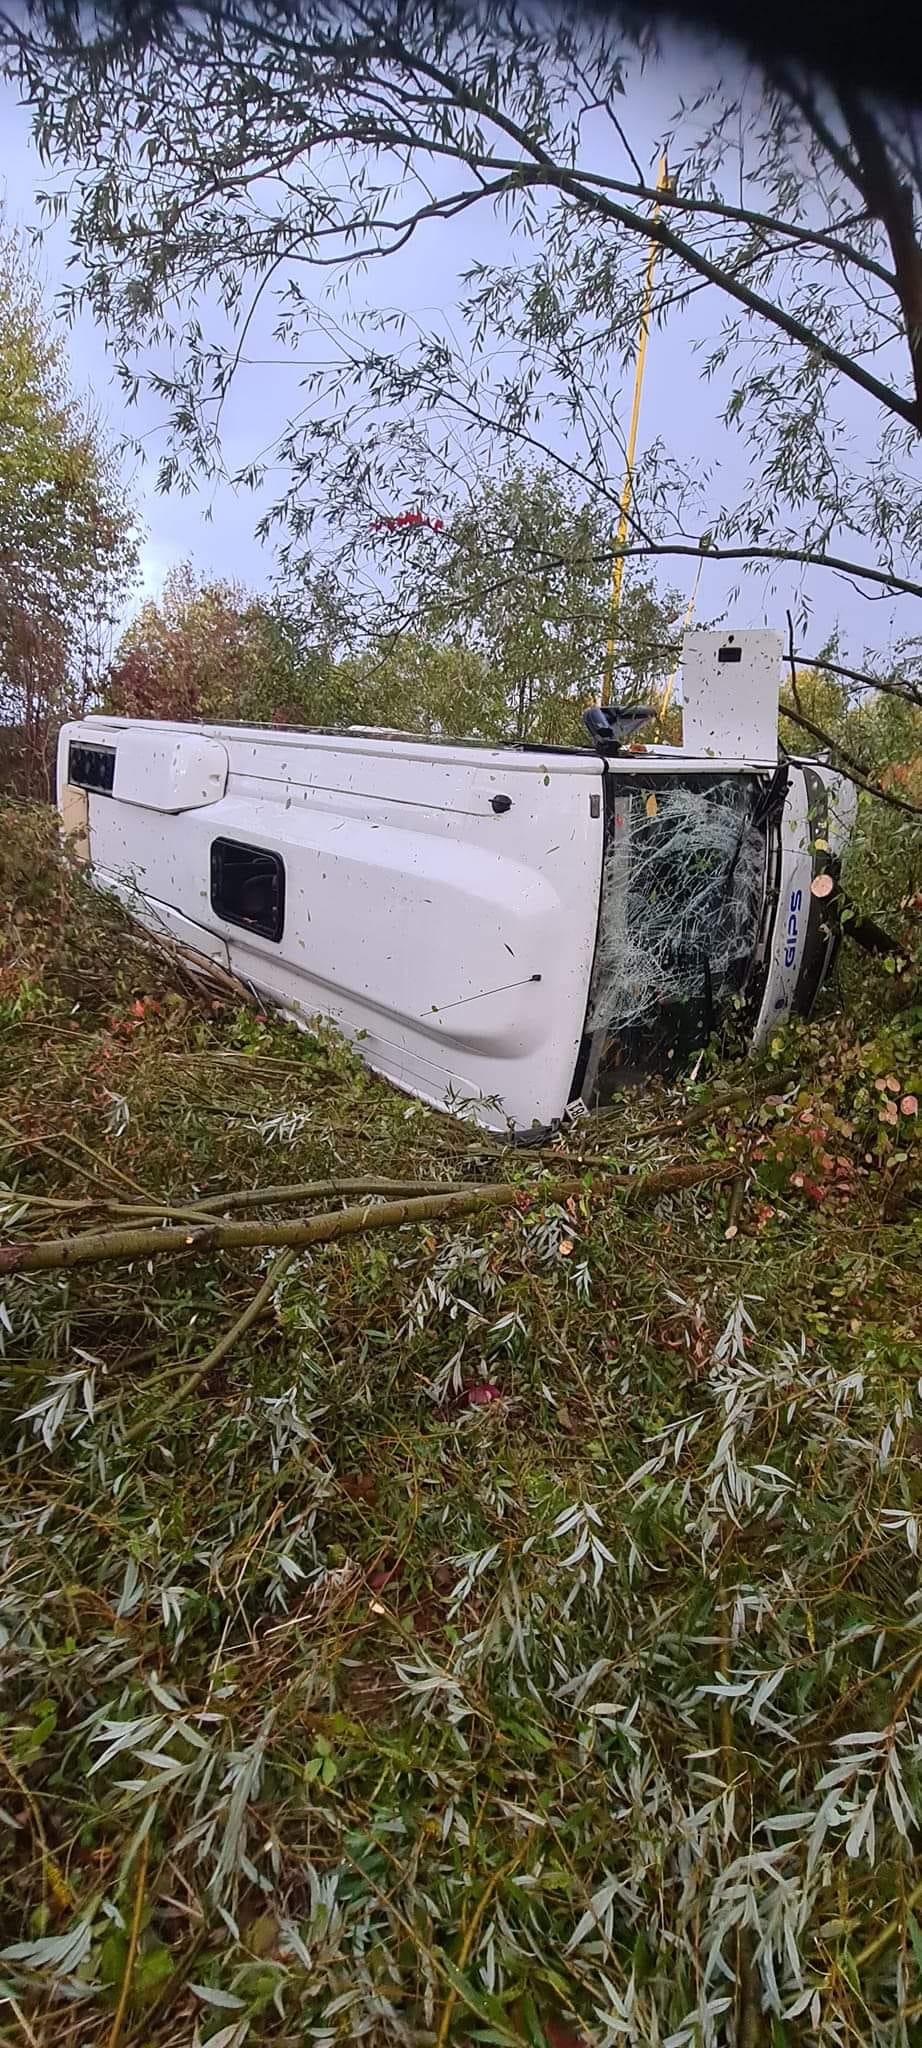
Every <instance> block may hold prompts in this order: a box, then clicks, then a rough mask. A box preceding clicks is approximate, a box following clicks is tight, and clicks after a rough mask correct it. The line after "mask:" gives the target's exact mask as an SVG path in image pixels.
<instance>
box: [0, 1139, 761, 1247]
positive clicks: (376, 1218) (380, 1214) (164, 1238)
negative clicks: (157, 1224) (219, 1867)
mask: <svg viewBox="0 0 922 2048" xmlns="http://www.w3.org/2000/svg"><path fill="white" fill-rule="evenodd" d="M736 1170H737V1169H736V1164H735V1162H734V1161H732V1160H718V1161H716V1162H713V1163H710V1164H708V1165H707V1166H699V1165H698V1164H697V1163H695V1164H690V1165H683V1166H670V1167H663V1169H662V1170H661V1171H659V1172H656V1173H647V1174H606V1175H605V1176H604V1177H603V1178H602V1179H600V1181H599V1183H598V1187H599V1191H600V1192H604V1193H606V1194H609V1193H610V1194H622V1195H626V1196H628V1197H633V1198H635V1199H637V1200H645V1199H648V1198H649V1197H650V1196H651V1195H659V1194H664V1193H667V1192H669V1191H670V1190H672V1191H678V1190H679V1189H682V1188H689V1187H698V1186H701V1185H703V1184H704V1183H705V1182H708V1181H712V1180H722V1179H724V1178H726V1177H727V1176H728V1175H729V1176H730V1177H731V1178H732V1175H733V1174H734V1173H735V1172H736ZM584 1192H585V1189H584V1183H583V1181H582V1180H562V1181H535V1182H533V1183H531V1184H530V1185H529V1184H527V1183H523V1182H521V1181H501V1182H495V1183H488V1184H487V1185H485V1186H483V1187H477V1188H456V1189H453V1190H449V1191H448V1192H447V1193H446V1194H443V1195H422V1196H418V1197H416V1198H412V1197H411V1198H408V1199H407V1200H405V1201H399V1202H378V1203H373V1202H366V1203H363V1204H362V1206H361V1207H360V1208H355V1209H337V1210H334V1211H332V1212H331V1213H328V1214H325V1215H322V1216H309V1217H300V1218H298V1219H297V1220H296V1221H294V1222H291V1223H278V1222H272V1221H266V1222H262V1223H209V1224H205V1225H202V1226H196V1225H194V1224H193V1225H190V1226H189V1227H188V1228H187V1229H185V1230H183V1229H179V1228H177V1227H175V1226H174V1225H172V1224H170V1225H165V1226H164V1227H163V1228H162V1229H153V1230H150V1229H127V1230H111V1231H86V1232H84V1233H82V1234H81V1235H80V1236H77V1237H59V1238H49V1239H48V1240H47V1241H46V1242H44V1243H39V1244H11V1245H2V1246H0V1273H40V1272H46V1273H47V1272H55V1271H59V1270H61V1269H64V1268H66V1269H70V1268H72V1267H74V1266H99V1265H105V1264H110V1263H111V1262H112V1261H113V1260H118V1261H122V1262H124V1261H131V1260H133V1259H150V1258H162V1257H164V1256H169V1257H173V1258H177V1257H183V1256H184V1255H185V1254H186V1253H188V1252H212V1251H248V1250H253V1249H256V1248H258V1247H260V1246H263V1245H277V1246H282V1247H286V1248H290V1249H291V1250H296V1251H306V1250H308V1249H309V1248H310V1246H312V1245H316V1244H336V1243H338V1242H339V1241H340V1239H342V1238H345V1237H356V1236H364V1235H365V1234H367V1233H368V1232H373V1231H377V1230H398V1229H400V1228H401V1226H402V1225H403V1224H405V1223H430V1222H433V1223H434V1222H453V1221H454V1220H455V1219H460V1218H462V1217H465V1216H475V1215H476V1214H477V1213H478V1211H479V1210H481V1209H512V1208H515V1207H517V1206H518V1205H520V1204H522V1203H525V1204H526V1205H529V1204H531V1203H532V1202H536V1201H537V1202H545V1203H546V1202H561V1201H565V1200H566V1199H567V1198H568V1197H569V1196H571V1195H579V1194H582V1193H584Z"/></svg>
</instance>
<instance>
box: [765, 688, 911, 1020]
mask: <svg viewBox="0 0 922 2048" xmlns="http://www.w3.org/2000/svg"><path fill="white" fill-rule="evenodd" d="M881 682H882V684H883V685H884V688H882V689H881V690H879V691H868V690H866V689H865V690H856V689H855V688H854V687H852V688H849V687H848V685H847V684H846V683H845V682H844V681H841V680H839V679H837V678H836V677H835V676H834V675H831V674H826V673H823V672H821V671H819V670H810V671H806V672H804V673H801V674H798V677H797V703H798V706H799V709H800V711H801V712H802V714H803V715H804V716H805V717H806V718H807V719H808V720H809V721H810V722H811V723H812V724H813V725H814V726H816V727H817V728H819V730H820V731H821V732H822V733H823V734H825V735H826V736H827V738H828V739H829V740H830V741H831V742H832V753H833V759H834V760H837V759H838V760H843V759H844V761H845V762H846V764H850V765H851V766H852V767H853V768H855V769H857V771H858V772H859V773H860V774H863V776H864V778H865V779H866V780H869V781H870V782H871V783H872V784H874V785H875V786H876V787H878V788H880V789H882V790H884V791H886V792H887V794H888V795H890V796H892V797H895V798H898V799H901V800H902V802H903V803H904V804H907V805H909V806H912V805H915V806H916V807H917V811H916V814H913V812H912V810H911V809H906V810H903V809H898V808H897V807H896V806H895V805H891V804H886V803H881V802H880V801H879V800H878V799H876V798H875V797H874V796H872V795H869V794H868V793H866V792H865V793H862V794H861V795H860V796H859V802H858V815H857V819H856V823H855V829H854V832H853V834H852V837H851V839H850V842H849V846H848V850H847V854H846V858H845V862H844V868H843V881H844V885H845V888H846V890H847V893H848V896H849V898H850V900H851V902H852V904H853V905H854V908H855V911H856V912H857V913H858V914H859V915H860V916H862V917H867V918H873V919H874V920H875V921H876V922H878V923H879V924H880V925H881V927H882V928H883V929H884V930H885V931H887V932H892V933H893V935H894V938H895V941H896V945H897V948H898V949H899V955H900V959H901V960H905V961H907V962H911V963H916V964H918V962H919V959H920V957H922V956H920V946H922V916H920V913H922V816H920V815H919V814H918V807H919V806H922V704H919V703H917V702H915V701H913V698H912V697H911V696H904V695H902V694H899V692H900V690H901V687H907V688H909V689H912V687H913V685H912V683H911V681H910V682H909V683H908V684H907V682H906V679H905V676H903V677H901V676H900V675H898V674H897V675H890V676H887V675H882V676H881ZM888 686H889V687H888ZM786 694H787V697H788V701H791V696H792V693H791V691H790V690H788V691H787V693H786ZM780 734H781V739H782V742H783V744H784V745H785V746H786V747H787V749H788V751H789V752H791V753H795V754H797V753H803V752H804V751H805V750H806V751H814V750H815V747H816V740H815V739H814V738H813V737H812V736H811V735H810V734H809V733H806V734H805V732H804V729H803V728H802V727H799V726H798V725H797V724H796V723H795V722H794V721H793V720H791V719H788V718H785V717H784V715H782V718H781V723H780ZM847 957H848V956H847ZM894 966H895V963H891V972H892V971H893V970H894ZM848 993H849V997H850V999H851V1000H852V1001H853V1003H855V1004H857V1005H858V1006H860V1005H861V1003H862V996H863V993H866V994H867V996H868V998H869V1001H870V1003H871V1004H872V1005H873V1004H874V1003H876V1002H879V1000H880V986H879V977H874V978H873V980H872V982H871V984H870V987H869V986H868V983H867V975H866V961H865V963H864V966H863V967H862V966H859V965H857V964H856V963H855V961H854V959H851V960H850V963H849V971H848Z"/></svg>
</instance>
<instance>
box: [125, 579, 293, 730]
mask: <svg viewBox="0 0 922 2048" xmlns="http://www.w3.org/2000/svg"><path fill="white" fill-rule="evenodd" d="M296 672H297V671H296V664H295V659H294V654H293V650H292V649H291V648H290V647H287V648H286V646H285V645H284V643H283V639H282V637H281V635H280V633H279V631H278V630H277V627H276V622H275V620H274V618H273V615H272V613H271V612H270V610H269V608H268V607H267V605H266V604H265V603H264V602H263V600H262V599H260V598H258V597H255V596H253V595H252V594H251V593H250V592H248V591H246V590H245V589H244V588H243V586H242V585H240V584H237V583H230V582H227V581H225V580H223V579H221V578H220V577H198V576H196V573H195V571H194V569H193V567H192V565H191V563H188V562H184V563H181V564H180V565H179V567H177V568H175V569H172V570H171V571H170V573H169V575H168V576H167V578H166V582H165V584H164V588H163V592H162V594H161V596H160V598H159V599H158V600H155V599H148V600H147V602H146V603H145V604H143V605H142V606H141V609H140V611H139V612H138V615H137V617H136V619H134V620H133V621H132V622H131V624H130V625H129V626H128V628H127V629H126V631H125V633H124V634H123V636H122V639H121V641H120V643H119V646H118V649H117V652H116V656H115V660H114V661H113V663H112V666H111V668H110V671H109V674H108V676H107V678H106V684H105V691H104V698H105V704H106V708H107V709H108V710H111V711H115V712H117V713H118V714H119V715H121V716H123V717H128V718H176V719H206V720H208V719H210V720H212V721H220V720H225V721H228V720H234V719H239V720H242V721H245V722H249V721H254V722H259V721H260V720H262V721H269V722H278V721H279V720H281V719H283V718H284V717H285V714H286V710H287V709H288V708H290V705H291V701H292V698H293V695H294V694H295V692H296V682H295V677H296Z"/></svg>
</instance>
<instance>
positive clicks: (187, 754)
mask: <svg viewBox="0 0 922 2048" xmlns="http://www.w3.org/2000/svg"><path fill="white" fill-rule="evenodd" d="M226 788H227V749H226V747H224V746H222V744H221V742H220V740H216V739H211V738H209V737H208V736H207V735H206V734H205V733H197V732H191V733H183V734H182V735H181V736H177V734H176V731H175V729H174V730H173V731H172V732H170V731H168V730H164V729H163V728H158V727H154V728H150V727H147V726H143V725H140V724H139V725H136V726H135V727H133V728H131V729H129V730H128V731H127V732H123V734H122V736H121V738H120V740H119V746H118V752H117V755H116V761H115V788H114V790H113V795H114V796H116V797H118V799H119V801H120V802H121V803H123V804H143V805H144V807H145V809H147V810H151V811H169V812H177V811H193V810H199V809H200V808H201V807H202V805H203V804H216V803H218V802H219V801H220V799H221V797H222V796H223V795H224V791H225V789H226Z"/></svg>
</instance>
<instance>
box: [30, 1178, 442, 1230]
mask: <svg viewBox="0 0 922 2048" xmlns="http://www.w3.org/2000/svg"><path fill="white" fill-rule="evenodd" d="M450 1186H451V1183H450V1182H447V1181H444V1180H379V1179H377V1178H376V1177H375V1175H374V1174H363V1175H361V1176H359V1177H357V1178H354V1179H351V1180H349V1179H336V1180H302V1181H287V1182H283V1183H281V1184H280V1185H279V1186H277V1187H268V1188H231V1189H230V1191H229V1192H228V1193H226V1194H222V1193H221V1192H220V1191H219V1192H218V1193H217V1194H214V1195H195V1196H193V1197H192V1199H191V1200H190V1201H188V1202H182V1201H180V1202H169V1201H167V1202H158V1201H156V1200H155V1199H154V1197H153V1196H151V1199H150V1201H149V1202H110V1201H104V1200H103V1199H102V1198H101V1197H96V1196H94V1195H74V1196H72V1197H71V1198H70V1199H67V1198H62V1197H60V1196H55V1195H27V1194H23V1193H21V1192H20V1190H19V1189H18V1188H10V1187H0V1202H2V1203H4V1204H6V1203H9V1204H10V1205H11V1206H13V1205H16V1204H20V1203H21V1204H23V1205H24V1206H28V1207H29V1208H37V1209H52V1210H60V1211H62V1212H66V1213H67V1214H68V1215H80V1214H82V1215H85V1214H86V1213H87V1212H88V1211H89V1212H90V1213H92V1212H93V1211H94V1210H96V1211H101V1212H102V1214H103V1215H105V1216H127V1217H131V1218H132V1219H133V1220H134V1221H136V1222H139V1221H140V1220H141V1219H142V1218H143V1219H144V1221H146V1222H149V1223H153V1222H155V1221H156V1219H157V1218H160V1219H161V1220H162V1221H163V1222H174V1221H176V1222H179V1223H182V1222H185V1221H187V1220H188V1221H189V1222H199V1223H200V1222H202V1221H203V1220H205V1219H208V1220H210V1221H212V1222H215V1223H217V1222H218V1221H219V1220H220V1216H221V1213H222V1212H223V1211H224V1210H225V1209H262V1208H269V1207H271V1206H272V1204H273V1203H284V1202H308V1201H317V1200H318V1199H319V1198H320V1197H323V1198H324V1199H326V1197H327V1196H330V1195H438V1194H444V1193H445V1191H446V1189H447V1188H449V1187H450Z"/></svg>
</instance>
